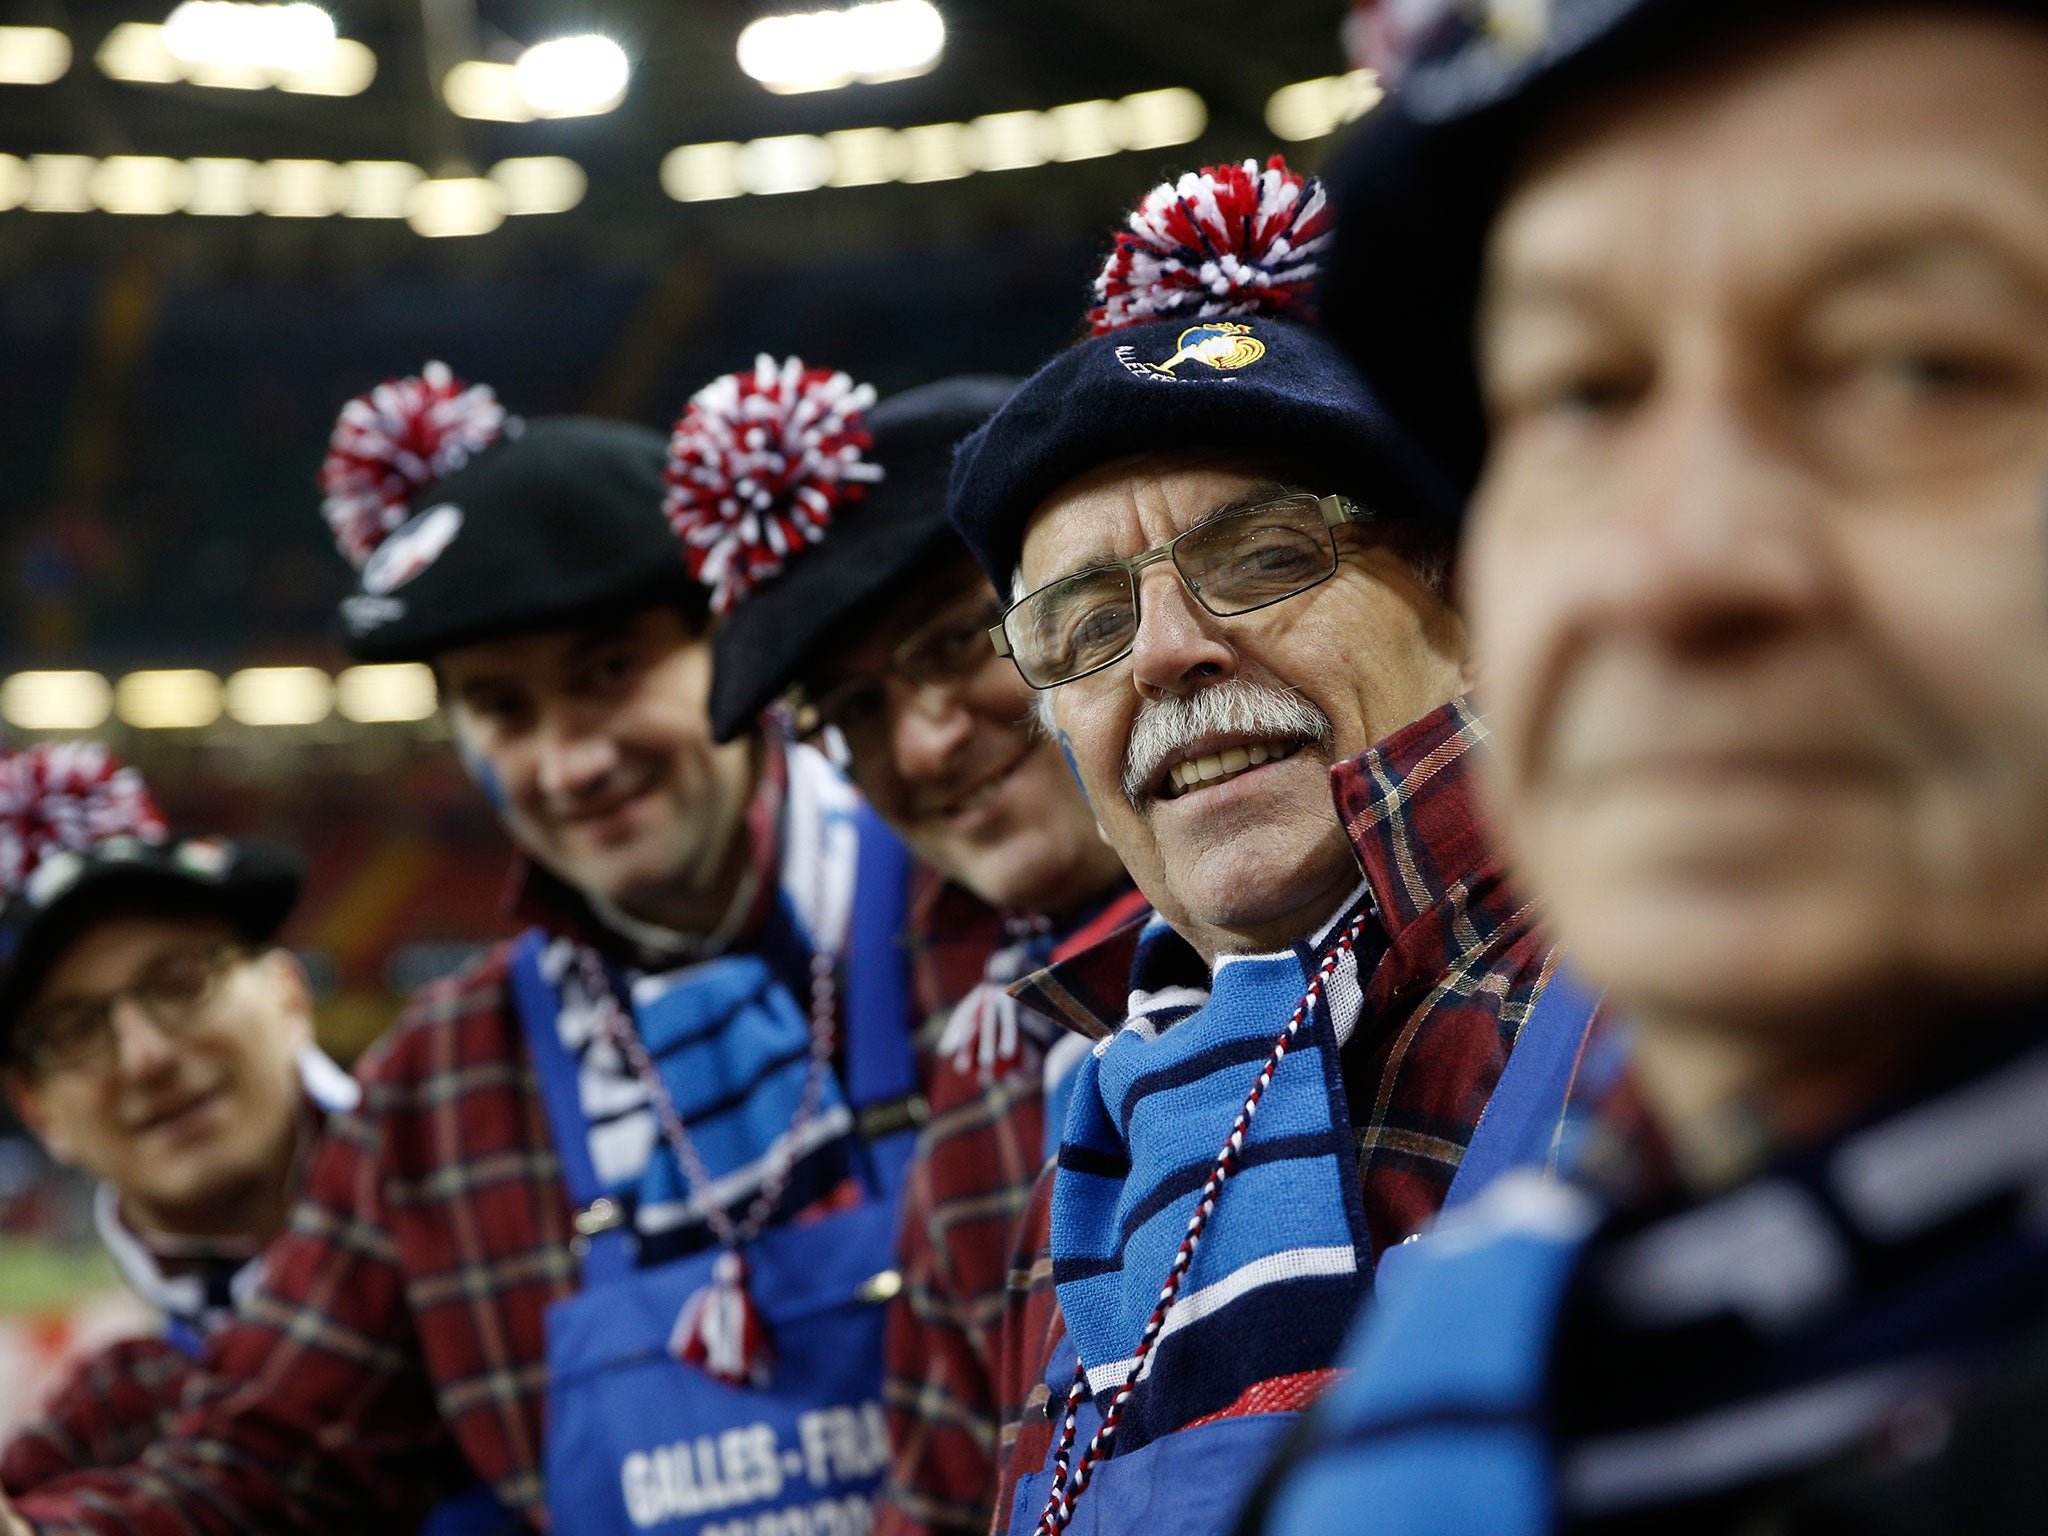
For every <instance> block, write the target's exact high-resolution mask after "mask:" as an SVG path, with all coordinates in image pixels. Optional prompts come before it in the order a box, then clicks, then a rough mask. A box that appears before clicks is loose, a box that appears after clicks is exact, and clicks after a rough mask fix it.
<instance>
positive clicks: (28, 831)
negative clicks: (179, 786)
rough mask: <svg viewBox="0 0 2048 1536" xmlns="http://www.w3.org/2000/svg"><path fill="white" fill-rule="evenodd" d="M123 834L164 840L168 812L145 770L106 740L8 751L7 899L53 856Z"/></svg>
mask: <svg viewBox="0 0 2048 1536" xmlns="http://www.w3.org/2000/svg"><path fill="white" fill-rule="evenodd" d="M122 836H127V837H137V838H141V839H143V840H144V841H146V842H159V841H161V840H162V839H163V837H164V836H165V827H164V819H163V815H162V813H161V812H159V811H158V810H157V807H156V801H155V800H154V799H153V798H152V797H151V795H150V793H149V786H148V785H146V784H144V783H143V782H142V775H141V774H139V773H137V772H136V771H135V770H134V769H133V768H126V767H123V766H122V765H121V764H120V763H119V762H117V761H116V760H115V758H114V755H113V754H112V753H111V752H109V751H108V750H107V749H106V748H105V747H103V746H101V745H100V744H99V743H98V742H96V741H59V742H50V743H47V744H45V745H42V746H34V747H27V748H24V749H23V750H22V751H19V752H14V753H10V754H8V755H6V756H4V757H0V899H4V898H6V897H9V896H12V895H14V894H15V893H16V892H17V891H19V890H20V889H21V888H22V887H23V886H24V885H26V884H27V883H28V881H29V877H30V876H32V875H33V874H35V872H36V869H37V867H38V866H40V865H41V864H42V863H43V861H44V860H46V859H48V858H49V857H50V856H51V855H53V854H56V853H61V852H66V851H69V852H73V853H86V852H89V851H90V850H91V849H93V848H94V847H96V846H98V845H99V844H100V843H103V842H105V841H106V840H107V839H108V838H110V837H122Z"/></svg>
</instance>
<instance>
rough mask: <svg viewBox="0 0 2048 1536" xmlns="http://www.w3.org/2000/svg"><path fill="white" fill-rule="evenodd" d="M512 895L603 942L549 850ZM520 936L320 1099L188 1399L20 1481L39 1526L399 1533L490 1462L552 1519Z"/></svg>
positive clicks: (548, 1156)
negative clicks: (145, 1438)
mask: <svg viewBox="0 0 2048 1536" xmlns="http://www.w3.org/2000/svg"><path fill="white" fill-rule="evenodd" d="M781 782H782V780H781V761H780V757H779V755H771V757H770V759H769V761H768V764H767V770H766V771H765V772H764V774H763V786H762V790H761V793H760V794H759V795H758V796H757V799H756V801H755V807H754V808H753V809H750V812H749V818H748V824H749V832H750V837H751V840H752V843H753V853H754V861H755V867H756V868H757V870H760V871H762V872H763V873H764V878H763V879H762V880H761V881H760V888H761V895H760V897H759V899H758V903H757V905H758V910H757V911H756V913H755V914H753V916H752V918H751V919H750V922H749V924H748V926H747V929H746V930H743V932H744V931H749V930H751V929H754V928H758V926H759V923H760V921H761V920H762V918H763V917H764V916H765V914H766V911H767V910H768V907H769V905H770V904H772V902H773V900H774V896H775V888H776V882H775V878H774V874H773V872H774V871H775V870H776V869H777V868H778V867H779V860H778V858H777V856H776V845H777V838H778V835H777V831H776V828H777V825H778V816H777V813H776V812H777V807H778V806H779V803H780V793H781V790H780V786H781ZM520 910H521V915H522V917H526V918H529V919H541V920H544V921H545V923H546V925H547V926H548V927H550V928H552V929H554V930H555V931H558V932H567V933H570V934H572V935H574V936H576V937H578V938H580V939H583V940H585V941H587V942H591V943H593V944H605V943H606V942H607V940H606V938H605V935H604V933H603V931H602V930H601V929H600V928H598V927H597V925H596V924H595V922H594V920H593V919H592V918H591V916H590V914H589V912H588V910H587V908H585V907H584V905H583V904H582V903H581V902H580V901H579V900H578V899H577V898H576V897H575V895H574V893H573V892H571V891H569V890H568V889H567V888H566V887H564V886H562V885H561V884H560V883H559V882H557V881H554V880H553V879H552V878H550V877H548V876H547V875H546V874H545V872H543V871H540V870H538V869H530V870H529V871H527V876H526V893H525V899H524V900H522V902H521V903H520ZM744 942H745V941H744V939H742V940H741V941H740V943H741V944H742V945H743V944H744ZM613 947H616V945H614V946H613ZM510 954H511V946H510V945H501V946H499V947H497V948H495V949H493V950H492V951H490V952H489V953H488V954H487V955H486V956H485V957H483V958H482V959H481V960H479V961H478V962H476V963H475V964H473V965H472V966H471V967H469V968H468V969H467V970H465V971H463V972H461V973H459V974H458V975H456V976H454V977H451V978H449V979H447V980H445V981H442V982H437V983H435V984H433V985H431V986H429V987H427V988H425V989H423V990H422V991H421V992H420V993H419V994H418V995H417V996H416V997H415V999H414V1000H413V1002H412V1003H411V1004H410V1005H409V1006H408V1007H407V1009H406V1011H405V1013H404V1014H403V1015H402V1016H401V1018H400V1020H399V1022H398V1023H397V1024H396V1025H395V1026H394V1027H393V1029H392V1031H391V1032H390V1033H389V1034H388V1035H386V1036H385V1037H384V1038H383V1039H382V1040H380V1041H379V1042H378V1043H377V1044H376V1045H375V1046H373V1047H372V1048H371V1049H370V1051H369V1052H368V1053H367V1054H366V1055H365V1056H364V1058H363V1060H362V1061H361V1062H360V1063H359V1064H358V1066H357V1073H356V1075H357V1077H358V1079H359V1081H360V1082H361V1084H362V1089H363V1098H362V1103H361V1104H360V1106H359V1107H358V1109H356V1110H355V1111H352V1112H344V1113H341V1114H337V1115H335V1116H333V1117H332V1118H331V1119H330V1120H329V1122H328V1126H327V1131H326V1134H325V1135H324V1136H323V1137H322V1138H321V1140H320V1143H319V1145H318V1147H317V1149H316V1150H315V1152H314V1155H313V1160H312V1166H311V1168H310V1169H309V1171H308V1174H307V1180H306V1187H305V1193H304V1194H303V1196H302V1197H301V1199H300V1202H299V1204H298V1206H297V1208H296V1209H295V1211H294V1212H293V1216H292V1221H291V1226H290V1228H289V1229H288V1230H287V1231H286V1233H285V1234H284V1236H282V1237H281V1238H279V1239H278V1241H277V1242H276V1243H275V1244H273V1245H272V1247H271V1248H270V1249H269V1250H268V1252H267V1255H266V1273H265V1278H264V1282H263V1283H262V1285H260V1286H259V1287H258V1288H257V1289H256V1290H255V1291H254V1292H253V1293H252V1294H251V1295H250V1296H248V1297H247V1298H245V1299H244V1300H243V1302H242V1304H241V1308H240V1312H239V1315H238V1316H237V1318H236V1320H235V1321H234V1322H232V1323H230V1324H229V1325H228V1326H227V1327H225V1328H224V1329H222V1330H221V1331H220V1332H219V1333H218V1334H216V1335H215V1336H214V1337H213V1339H212V1340H211V1341H210V1344H209V1349H208V1354H207V1357H206V1359H205V1361H204V1362H203V1363H202V1367H201V1368H200V1369H199V1370H197V1371H195V1372H194V1380H193V1381H192V1382H191V1383H190V1384H189V1385H188V1387H187V1389H186V1397H185V1405H186V1406H185V1411H184V1412H183V1413H182V1414H181V1415H180V1416H179V1417H178V1418H177V1419H176V1421H175V1422H174V1423H172V1424H171V1426H170V1427H169V1429H168V1431H167V1432H166V1433H165V1434H164V1435H163V1436H162V1437H161V1438H159V1439H157V1440H156V1441H155V1443H153V1444H152V1445H150V1447H149V1448H148V1450H147V1451H146V1452H144V1453H143V1454H142V1456H141V1457H140V1458H139V1459H138V1460H136V1461H134V1462H131V1463H129V1464H127V1465H123V1466H120V1467H115V1468H104V1469H98V1470H93V1471H87V1472H82V1473H78V1474H76V1475H73V1476H69V1477H65V1478H61V1479H59V1480H57V1481H55V1482H53V1483H51V1484H48V1485H47V1486H45V1487H42V1488H38V1489H37V1490H36V1491H35V1492H34V1493H32V1494H30V1495H29V1496H27V1497H25V1498H23V1499H22V1500H21V1501H20V1502H19V1505H18V1509H19V1512H20V1513H21V1514H22V1515H23V1516H24V1517H25V1518H26V1519H28V1520H29V1521H30V1523H31V1524H32V1525H33V1526H34V1527H35V1529H36V1530H37V1531H38V1532H41V1533H45V1536H82V1533H86V1532H97V1533H121V1536H131V1533H132V1536H143V1533H147V1536H190V1533H195V1532H208V1533H221V1536H226V1533H246V1532H258V1531H260V1532H274V1531H275V1532H281V1531H291V1532H297V1533H307V1536H328V1533H332V1536H343V1533H348V1536H356V1533H361V1532H365V1531H375V1530H388V1531H390V1532H392V1533H393V1536H397V1533H400V1532H407V1531H411V1530H413V1529H414V1528H415V1527H416V1526H417V1525H418V1523H419V1521H420V1519H421V1517H422V1516H423V1515H424V1514H425V1513H426V1512H427V1511H428V1510H429V1509H430V1508H431V1507H432V1506H434V1505H435V1504H437V1503H439V1502H441V1501H442V1500H443V1499H445V1498H447V1497H449V1496H450V1495H451V1494H455V1493H459V1492H461V1491H462V1490H464V1489H465V1488H468V1487H470V1486H472V1485H474V1484H475V1483H476V1482H477V1481H478V1480H479V1479H481V1481H482V1482H483V1483H485V1484H486V1485H488V1487H489V1488H490V1490H491V1491H492V1492H493V1493H495V1495H496V1496H497V1498H498V1500H499V1502H501V1503H502V1504H503V1505H504V1506H505V1508H506V1509H507V1510H509V1511H511V1512H512V1513H513V1514H515V1515H517V1516H518V1517H520V1518H521V1519H523V1520H524V1521H525V1522H527V1523H528V1524H529V1525H531V1526H532V1527H533V1528H534V1529H536V1530H546V1529H547V1528H548V1514H547V1510H546V1507H545V1502H544V1499H543V1495H542V1487H541V1450H542V1441H541V1427H542V1409H543V1404H544V1400H545V1395H546V1387H547V1379H546V1378H547V1368H546V1358H547V1356H546V1337H545V1331H544V1320H545V1314H546V1312H547V1309H548V1307H549V1306H550V1305H551V1304H552V1303H553V1302H555V1301H557V1300H560V1299H561V1298H563V1297H566V1296H568V1295H570V1294H571V1293H572V1292H574V1291H575V1290H576V1288H577V1283H578V1276H577V1262H576V1259H575V1257H574V1256H573V1254H572V1252H571V1248H570V1242H571V1238H572V1236H573V1233H572V1230H571V1212H570V1205H569V1197H568V1193H567V1189H566V1187H565V1185H564V1183H563V1179H562V1173H561V1167H560V1164H559V1162H558V1160H557V1157H556V1154H555V1150H554V1146H553V1142H552V1138H551V1136H550V1134H549V1130H548V1123H547V1116H546V1111H545V1109H544V1107H543V1103H542V1099H541V1092H540V1083H539V1080H538V1077H537V1076H536V1073H535V1071H534V1067H533V1064H532V1061H531V1058H530V1056H529V1054H528V1051H527V1046H526V1041H525V1037H524V1034H523V1031H522V1029H521V1026H520V1022H519V1019H518V1017H517V1015H516V1013H515V1012H514V1007H513V1000H512V992H511V986H510V979H509V975H508V966H509V958H510Z"/></svg>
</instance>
